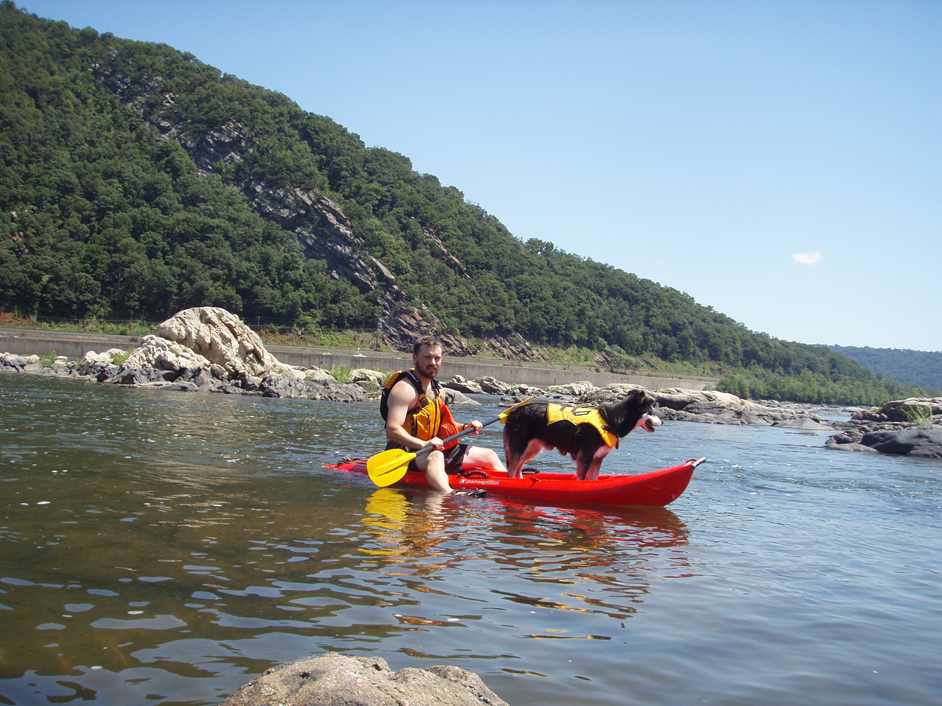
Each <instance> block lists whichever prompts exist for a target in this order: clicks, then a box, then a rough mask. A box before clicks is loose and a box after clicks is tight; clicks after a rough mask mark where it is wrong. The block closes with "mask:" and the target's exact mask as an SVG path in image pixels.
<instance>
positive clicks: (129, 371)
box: [106, 363, 175, 385]
mask: <svg viewBox="0 0 942 706" xmlns="http://www.w3.org/2000/svg"><path fill="white" fill-rule="evenodd" d="M167 374H168V371H166V370H158V369H157V368H151V367H148V368H139V367H137V366H134V365H128V364H127V363H125V364H124V365H122V366H121V368H120V369H119V370H118V371H117V372H116V373H115V374H114V375H112V376H111V377H110V378H109V379H108V380H107V381H106V382H113V383H117V384H119V385H144V384H146V383H149V382H154V381H161V382H163V381H164V380H165V379H164V376H165V375H167ZM174 374H175V373H174Z"/></svg>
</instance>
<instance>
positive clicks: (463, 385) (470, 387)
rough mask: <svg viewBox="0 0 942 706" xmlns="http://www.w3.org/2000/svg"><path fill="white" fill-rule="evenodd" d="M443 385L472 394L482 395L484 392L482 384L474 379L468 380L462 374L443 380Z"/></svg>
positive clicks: (449, 388)
mask: <svg viewBox="0 0 942 706" xmlns="http://www.w3.org/2000/svg"><path fill="white" fill-rule="evenodd" d="M442 387H444V388H446V389H448V390H457V391H458V392H464V393H465V394H472V395H480V394H481V393H483V392H484V390H482V389H481V385H480V384H478V383H476V382H475V381H474V380H466V379H465V378H463V377H462V376H461V375H455V376H454V377H453V378H452V379H451V380H448V381H446V382H443V383H442Z"/></svg>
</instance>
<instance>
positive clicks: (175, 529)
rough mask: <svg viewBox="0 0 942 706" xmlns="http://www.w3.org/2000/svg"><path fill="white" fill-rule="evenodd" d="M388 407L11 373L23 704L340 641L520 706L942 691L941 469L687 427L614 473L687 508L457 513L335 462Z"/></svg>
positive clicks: (168, 686)
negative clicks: (441, 672)
mask: <svg viewBox="0 0 942 706" xmlns="http://www.w3.org/2000/svg"><path fill="white" fill-rule="evenodd" d="M375 407H376V403H375V402H371V403H363V404H341V403H329V402H308V401H285V400H267V399H259V398H249V397H228V396H222V395H191V394H186V393H174V392H146V391H141V390H135V389H120V388H116V387H111V386H105V385H92V384H84V383H77V382H73V381H68V380H56V379H44V378H34V377H26V376H14V375H3V376H0V541H2V544H0V547H2V549H0V704H28V705H33V704H47V703H56V704H59V703H77V702H81V703H94V704H99V705H104V704H113V705H115V706H128V705H133V704H214V703H218V702H219V701H220V700H221V699H222V698H223V697H224V696H226V695H227V694H229V693H231V692H232V691H234V690H235V689H237V688H238V687H239V686H240V685H241V684H242V683H244V682H246V681H248V680H250V678H251V677H252V676H253V675H255V674H258V673H259V672H261V671H262V670H264V669H266V668H268V667H270V666H272V665H274V664H277V663H279V662H285V661H291V660H295V659H298V658H301V657H305V656H309V655H312V654H319V653H322V652H324V651H326V650H335V651H339V652H343V653H345V654H351V655H376V656H381V657H383V658H385V659H386V660H387V661H388V662H389V663H390V665H391V666H392V667H393V668H394V669H399V668H402V667H404V666H419V667H423V666H430V665H433V664H442V663H447V664H455V665H458V666H461V667H464V668H466V669H470V670H472V671H475V672H477V673H478V674H480V675H481V676H482V677H483V678H484V680H485V681H486V682H487V684H488V685H489V686H490V687H491V688H492V689H494V690H495V691H496V692H497V693H498V694H500V695H501V696H502V697H503V698H505V699H506V700H507V701H509V702H510V703H512V704H560V705H562V704H600V705H601V704H606V705H610V704H691V703H704V704H775V705H780V704H862V705H863V704H887V705H889V704H911V705H919V704H927V705H928V704H933V705H934V704H938V703H940V702H942V670H940V669H939V667H938V655H939V654H940V653H942V581H940V578H942V569H940V567H942V531H940V530H942V512H940V511H942V483H940V482H942V466H940V465H939V464H938V463H933V462H923V461H917V460H908V459H895V458H889V457H879V456H870V455H861V454H851V453H846V452H836V451H828V450H826V449H824V448H823V443H824V436H823V435H821V434H801V433H795V432H790V431H786V430H779V429H769V428H754V427H728V426H711V425H701V424H694V423H682V422H674V423H671V422H668V423H665V425H664V426H663V427H661V428H659V430H658V431H657V433H655V434H641V433H635V434H632V435H631V436H630V437H628V438H627V439H625V441H624V442H623V444H622V447H621V449H620V450H619V451H617V452H615V453H613V454H612V455H611V456H609V458H608V459H607V461H606V466H605V469H604V470H605V471H606V472H609V473H634V472H640V471H643V470H650V469H653V468H656V467H663V466H668V465H674V464H675V463H677V462H679V461H681V460H683V459H685V458H689V457H694V456H707V457H708V458H709V461H708V463H706V464H704V465H702V466H700V467H699V468H698V469H697V470H696V472H695V475H694V479H693V481H692V482H691V485H690V487H689V488H688V489H687V492H686V493H685V494H684V495H683V496H682V497H681V498H680V499H679V500H677V501H676V502H675V503H674V504H672V505H671V506H670V507H669V508H668V509H663V510H660V509H659V510H647V511H643V510H624V511H620V512H615V513H610V512H596V511H590V510H578V511H576V510H561V509H552V508H536V507H531V506H527V505H520V504H514V503H509V502H502V501H501V500H500V499H498V498H496V497H484V498H468V497H463V498H461V497H458V498H445V499H444V500H438V501H436V500H435V499H433V498H431V497H430V496H429V495H428V494H423V493H419V492H411V493H410V492H403V491H399V490H394V489H377V488H375V487H373V486H372V485H371V484H370V483H369V481H368V480H367V479H365V478H363V477H354V476H350V475H347V474H338V473H335V472H330V471H325V470H323V469H322V468H321V466H322V464H323V463H325V462H330V461H334V460H336V459H337V458H338V457H340V456H344V455H356V454H363V453H369V452H370V451H375V450H378V449H379V443H378V441H379V435H380V424H379V422H378V419H377V413H376V409H375ZM496 409H497V407H496V404H495V401H488V402H486V403H485V405H484V407H483V408H482V409H481V410H480V411H478V412H476V413H475V416H479V417H480V418H482V419H483V418H486V417H490V416H493V413H494V412H495V411H496ZM464 415H465V413H464V411H463V410H462V415H459V416H464ZM480 443H482V444H484V445H489V446H492V447H494V448H498V447H499V443H500V437H499V430H497V431H491V430H488V431H486V432H485V433H484V434H482V436H481V440H480ZM563 461H564V459H562V458H561V457H559V456H558V455H557V454H552V455H551V454H544V455H543V456H541V457H540V459H539V463H540V465H541V466H543V467H547V468H558V469H562V468H565V467H566V466H565V464H564V463H563Z"/></svg>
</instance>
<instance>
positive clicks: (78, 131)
mask: <svg viewBox="0 0 942 706" xmlns="http://www.w3.org/2000/svg"><path fill="white" fill-rule="evenodd" d="M497 159H499V155H495V160H497ZM194 305H216V306H223V307H225V308H227V309H229V310H231V311H233V312H235V313H238V314H240V315H241V316H243V317H245V318H246V319H247V320H249V321H262V322H277V323H282V324H286V325H292V326H299V327H305V326H306V327H312V326H313V327H321V328H327V329H330V328H361V329H362V328H369V329H376V330H377V331H379V332H380V333H381V334H382V336H383V337H384V338H385V339H386V340H387V341H388V342H390V343H391V344H393V345H396V346H400V347H401V346H403V345H405V343H406V342H407V341H408V340H409V338H410V337H411V335H412V333H413V332H414V331H416V330H426V329H431V330H435V331H437V332H440V333H444V334H447V342H448V346H449V347H450V348H451V349H452V350H453V351H456V352H469V351H473V350H474V349H475V346H477V345H479V344H478V343H476V341H487V340H491V339H498V340H501V341H507V340H508V339H515V338H517V337H520V336H522V337H523V339H526V341H529V342H531V343H541V344H554V345H580V346H586V347H590V348H594V349H596V350H603V349H604V350H606V351H607V352H608V353H609V354H610V355H613V356H615V357H616V358H621V359H622V360H631V359H632V357H633V356H654V357H657V358H659V359H662V360H665V361H692V362H696V363H707V364H712V365H715V366H716V367H717V369H720V370H729V371H737V370H738V371H739V375H738V377H737V378H736V380H735V385H736V390H738V391H740V392H745V393H748V394H756V393H757V392H758V391H759V389H760V388H759V387H758V385H759V381H760V380H761V381H763V382H762V383H761V384H762V385H766V387H764V388H762V389H763V390H768V389H769V388H768V387H767V384H771V383H770V381H772V382H774V381H781V380H784V379H785V378H791V377H794V376H801V379H802V380H804V381H805V383H803V384H804V389H806V390H807V391H808V392H807V395H806V396H807V397H808V398H809V399H817V398H819V397H822V396H827V397H828V398H829V399H838V398H840V400H839V401H847V402H852V401H878V400H880V399H885V398H887V397H889V396H893V395H895V394H898V393H899V392H900V389H899V388H898V387H894V386H893V385H889V384H888V383H886V382H885V381H882V380H878V379H877V378H875V377H874V376H873V375H871V374H870V373H869V372H868V371H866V370H865V369H864V368H862V367H861V366H859V365H858V364H857V363H855V362H853V361H851V360H850V359H848V358H846V357H845V356H842V355H839V354H837V353H834V352H831V351H829V350H828V349H827V348H825V347H823V346H808V345H802V344H797V343H788V342H784V341H780V340H777V339H774V338H771V337H770V336H767V335H765V334H761V333H754V332H751V331H749V330H748V329H746V328H745V327H744V326H742V325H741V324H739V323H737V322H735V321H733V320H732V319H730V318H729V317H727V316H724V315H723V314H721V313H718V312H715V311H713V310H712V309H710V308H709V307H704V306H701V305H699V304H697V303H696V302H695V301H694V300H693V299H692V298H691V297H689V296H688V295H686V294H684V293H683V292H680V291H677V290H676V289H672V288H669V287H663V286H660V285H658V284H656V283H654V282H651V281H649V280H645V279H640V278H638V277H636V276H634V275H632V274H629V273H626V272H623V271H621V270H618V269H615V268H613V267H610V266H607V265H604V264H600V263H597V262H593V261H591V260H586V259H583V258H579V257H576V256H573V255H570V254H567V253H565V252H562V251H560V250H558V249H556V248H555V247H554V246H553V245H552V244H550V243H547V242H541V241H539V240H528V241H526V242H524V241H521V240H519V239H517V238H515V237H514V236H513V235H512V234H511V233H509V232H508V231H507V229H506V228H505V227H504V226H503V225H502V224H501V223H500V222H499V221H498V220H497V219H496V218H494V217H493V216H491V215H490V214H488V213H487V212H486V211H484V210H483V209H482V208H480V207H478V206H475V205H472V204H469V203H467V202H466V201H465V200H464V198H463V195H462V193H461V192H460V191H459V190H458V189H456V188H453V187H446V186H442V185H441V184H440V183H439V181H438V180H437V179H436V178H435V177H434V176H431V175H427V174H418V173H416V172H415V171H414V170H413V169H412V166H411V163H410V162H409V160H408V159H407V158H406V157H404V156H402V155H400V154H396V153H395V152H391V151H389V150H386V149H381V148H367V147H365V146H364V144H363V142H362V141H361V140H360V139H359V137H357V136H356V135H355V134H352V133H351V132H349V131H347V130H346V129H344V128H343V127H342V126H340V125H338V124H336V123H335V122H333V121H332V120H331V119H330V118H327V117H323V116H319V115H314V114H310V113H306V112H304V111H302V110H301V109H300V108H299V107H298V106H297V105H295V104H294V103H293V102H292V101H291V100H289V99H288V98H286V97H285V96H283V95H281V94H278V93H274V92H272V91H268V90H265V89H263V88H260V87H257V86H253V85H250V84H248V83H246V82H244V81H242V80H240V79H238V78H236V77H234V76H229V75H225V74H222V73H221V72H220V71H219V70H217V69H215V68H213V67H211V66H207V65H205V64H203V63H201V62H200V61H198V60H197V59H196V57H194V56H192V55H189V54H185V53H181V52H178V51H176V50H174V49H172V48H171V47H168V46H165V45H157V44H150V43H141V42H133V41H129V40H123V39H119V38H116V37H114V36H111V35H109V34H98V33H97V32H96V31H95V30H94V29H91V28H85V29H81V30H76V29H72V28H70V27H69V26H68V25H66V24H65V23H62V22H51V21H47V20H43V19H40V18H37V17H35V16H32V15H29V14H26V13H24V12H22V11H20V10H18V9H17V8H16V7H15V5H14V4H13V3H11V2H4V3H2V5H0V310H8V311H14V310H15V311H16V312H18V313H20V314H22V315H27V316H32V317H34V318H36V317H38V318H43V317H49V316H68V317H73V318H81V317H99V318H140V319H146V320H161V319H163V318H165V317H167V316H169V315H170V314H172V313H174V312H176V311H177V310H179V309H181V308H184V307H187V306H194ZM518 340H519V339H518ZM783 376H784V377H783ZM809 381H810V382H809ZM776 384H778V383H776ZM812 388H814V389H816V390H817V391H812ZM776 389H777V388H776ZM736 390H734V391H736ZM822 390H831V392H827V393H825V392H822ZM834 390H838V391H839V392H837V393H834V392H833V391H834ZM832 393H833V394H832ZM792 396H793V398H795V395H792ZM797 398H801V394H798V395H797Z"/></svg>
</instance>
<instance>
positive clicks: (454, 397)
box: [442, 387, 481, 407]
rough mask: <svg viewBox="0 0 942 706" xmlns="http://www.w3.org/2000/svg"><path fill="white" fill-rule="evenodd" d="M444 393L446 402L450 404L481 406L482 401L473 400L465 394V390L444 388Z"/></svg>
mask: <svg viewBox="0 0 942 706" xmlns="http://www.w3.org/2000/svg"><path fill="white" fill-rule="evenodd" d="M442 394H443V395H445V404H447V405H449V406H457V407H480V406H481V403H480V402H478V401H477V400H472V399H471V398H470V397H468V396H467V395H465V394H464V393H463V392H458V390H452V389H451V388H448V387H446V388H443V390H442Z"/></svg>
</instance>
